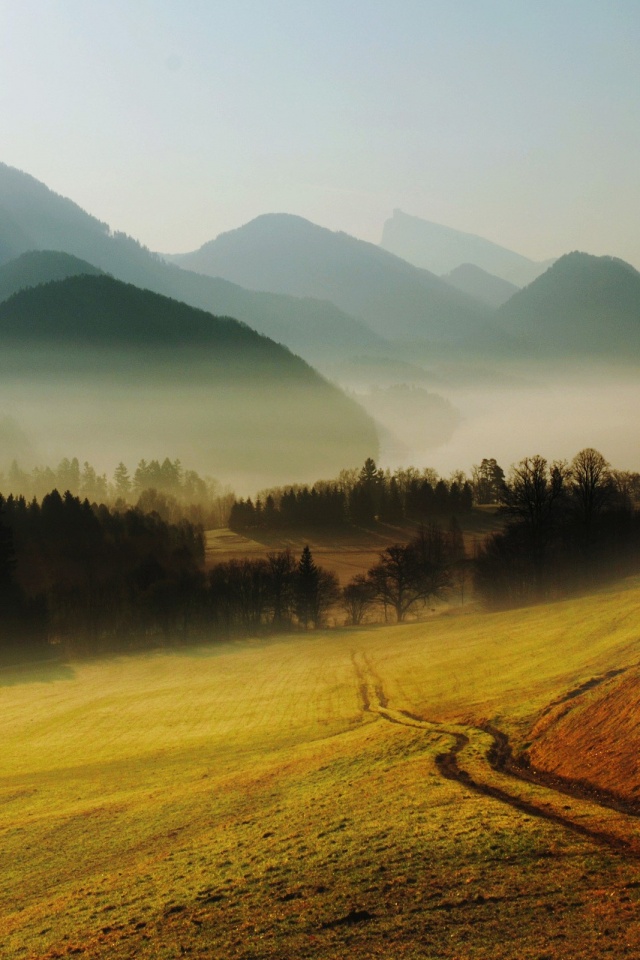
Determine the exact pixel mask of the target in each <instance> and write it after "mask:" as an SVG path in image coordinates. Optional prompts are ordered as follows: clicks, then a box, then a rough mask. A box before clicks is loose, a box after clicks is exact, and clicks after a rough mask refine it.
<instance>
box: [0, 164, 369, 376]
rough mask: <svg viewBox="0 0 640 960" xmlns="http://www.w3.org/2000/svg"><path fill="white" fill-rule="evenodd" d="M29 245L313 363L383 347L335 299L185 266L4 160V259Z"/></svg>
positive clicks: (0, 232)
mask: <svg viewBox="0 0 640 960" xmlns="http://www.w3.org/2000/svg"><path fill="white" fill-rule="evenodd" d="M29 250H60V251H63V252H65V253H68V254H71V255H72V256H74V257H80V258H82V259H83V260H85V261H89V262H90V263H91V264H93V265H94V266H95V267H97V268H99V269H100V270H103V271H105V272H107V273H110V274H112V275H113V276H114V277H116V278H117V279H119V280H123V281H125V282H126V283H133V284H135V285H136V286H139V287H144V288H146V289H148V290H153V291H155V292H156V293H161V294H163V295H165V296H168V297H172V298H173V299H176V300H182V301H184V302H185V303H188V304H190V305H191V306H193V307H198V308H200V309H203V310H209V311H212V312H213V313H216V314H218V315H224V316H232V317H236V318H237V319H239V320H243V321H244V322H245V323H248V324H249V326H251V327H253V328H254V330H257V331H258V332H259V333H264V334H265V335H266V336H269V337H271V338H272V339H275V340H277V341H279V342H282V343H284V344H286V345H287V346H288V347H290V348H291V349H292V350H294V351H296V352H297V353H300V354H301V355H302V356H304V357H305V359H307V360H309V361H310V362H312V363H315V362H322V361H325V360H327V359H329V360H334V359H336V358H342V357H343V356H344V353H345V351H354V350H355V351H356V352H362V351H364V352H368V351H371V350H383V349H384V344H383V343H382V341H381V340H380V338H379V337H377V336H376V335H375V334H374V333H373V332H372V331H371V330H370V329H368V327H367V326H366V325H365V324H364V323H362V322H361V321H358V320H356V319H355V318H353V317H350V316H347V315H346V314H345V313H344V312H343V311H341V310H339V309H338V308H337V307H335V306H333V305H332V304H328V303H326V302H324V303H323V302H320V301H319V300H313V299H303V298H300V297H291V296H277V295H274V294H271V295H268V294H265V293H256V292H252V291H249V290H244V289H242V288H241V287H239V286H237V285H236V284H233V283H229V282H228V281H225V280H221V279H213V278H211V277H205V276H203V275H201V274H196V273H190V272H189V271H188V270H182V269H180V268H179V267H177V266H175V265H174V264H169V263H167V262H165V260H163V259H162V258H160V257H159V256H157V255H156V254H153V253H151V252H150V251H149V250H147V249H146V248H145V247H143V246H142V245H141V244H139V243H138V242H137V241H136V240H133V239H132V238H131V237H128V236H126V234H124V233H117V232H116V233H113V232H112V231H110V229H109V227H108V225H107V224H106V223H102V222H101V221H100V220H97V219H96V218H95V217H92V216H90V215H89V214H88V213H85V211H84V210H82V209H81V208H80V207H79V206H77V205H76V204H75V203H73V202H72V201H71V200H68V199H66V198H64V197H61V196H59V195H58V194H56V193H54V192H53V191H52V190H49V188H48V187H46V186H45V185H44V184H43V183H40V182H39V181H38V180H36V179H35V178H34V177H31V176H30V175H29V174H26V173H23V172H22V171H20V170H16V169H15V168H13V167H9V166H7V165H6V164H0V263H3V262H6V261H8V260H12V259H15V258H17V257H18V256H19V255H20V254H22V253H25V252H26V251H29ZM43 279H48V278H47V277H46V276H45V277H43ZM37 282H42V280H38V281H37Z"/></svg>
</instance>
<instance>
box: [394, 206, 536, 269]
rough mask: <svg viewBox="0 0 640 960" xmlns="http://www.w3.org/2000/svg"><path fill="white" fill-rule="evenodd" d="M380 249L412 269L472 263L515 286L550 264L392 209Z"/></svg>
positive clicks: (441, 267) (472, 235)
mask: <svg viewBox="0 0 640 960" xmlns="http://www.w3.org/2000/svg"><path fill="white" fill-rule="evenodd" d="M380 246H381V247H382V248H383V249H384V250H388V251H389V252H390V253H395V254H396V256H398V257H403V258H404V259H405V260H408V261H409V263H413V264H414V265H415V266H416V267H423V268H424V269H426V270H431V271H432V272H433V273H437V274H443V273H449V272H450V271H451V270H454V269H455V268H456V267H459V266H460V264H462V263H472V264H474V265H475V266H476V267H481V268H482V269H483V270H486V271H487V272H488V273H492V274H495V276H497V277H500V278H501V279H502V280H508V281H509V283H513V284H515V285H516V286H518V287H523V286H525V284H527V283H531V281H532V280H535V278H536V277H538V276H540V274H541V273H543V272H544V270H546V269H547V267H548V266H550V264H551V263H553V261H552V260H547V261H545V262H543V263H538V262H536V261H534V260H529V258H528V257H523V256H522V255H521V254H519V253H514V251H513V250H508V249H507V248H506V247H501V246H500V245H499V244H497V243H492V242H491V241H490V240H485V239H484V238H483V237H477V236H475V235H474V234H472V233H462V232H461V231H460V230H453V229H452V228H451V227H445V226H442V225H441V224H439V223H432V222H431V221H430V220H422V219H421V218H420V217H412V216H410V215H409V214H407V213H403V212H402V210H394V211H393V216H392V217H391V218H390V219H389V220H387V221H386V222H385V224H384V227H383V230H382V240H381V243H380Z"/></svg>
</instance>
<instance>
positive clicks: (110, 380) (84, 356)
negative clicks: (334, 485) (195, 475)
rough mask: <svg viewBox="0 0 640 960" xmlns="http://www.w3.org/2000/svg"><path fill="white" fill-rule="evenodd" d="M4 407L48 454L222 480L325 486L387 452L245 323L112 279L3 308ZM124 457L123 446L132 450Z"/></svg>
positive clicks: (349, 406)
mask: <svg viewBox="0 0 640 960" xmlns="http://www.w3.org/2000/svg"><path fill="white" fill-rule="evenodd" d="M0 370H1V371H2V374H3V377H2V388H1V389H0V397H2V399H3V401H4V402H5V404H12V405H14V406H15V408H16V409H19V410H21V414H22V418H23V420H22V421H21V424H20V425H21V426H22V427H23V428H24V429H25V430H26V432H27V434H29V435H33V436H34V437H36V438H38V440H39V445H40V448H42V447H43V445H46V450H47V451H50V453H49V456H48V459H50V458H51V457H52V456H56V455H63V453H65V452H66V451H69V450H77V449H78V447H79V446H80V447H81V448H82V449H83V450H85V451H86V453H85V454H84V455H85V456H89V458H90V459H93V460H96V461H97V462H98V463H100V462H103V461H104V459H105V456H107V454H108V453H112V454H113V455H115V457H116V460H115V462H117V461H118V459H121V458H125V455H126V454H127V453H128V454H129V455H130V456H131V457H133V458H135V459H139V458H140V457H142V456H147V457H148V456H154V457H158V456H166V455H169V456H179V457H181V458H183V459H184V460H185V461H188V462H189V463H193V464H194V465H195V466H196V467H197V468H199V469H206V470H209V471H214V472H215V473H216V475H217V476H220V477H223V478H237V477H239V476H240V475H243V476H245V477H252V478H254V477H255V478H258V477H260V478H269V477H274V478H276V477H277V478H279V481H281V482H284V481H285V480H291V479H292V476H294V477H295V476H297V477H300V478H307V479H312V480H313V479H317V477H318V476H322V475H326V473H327V471H328V470H334V471H335V470H339V469H341V468H342V467H343V466H344V465H345V463H349V464H352V465H357V464H358V463H359V462H361V461H362V460H363V459H364V458H365V457H366V456H368V455H370V451H371V450H377V438H376V434H375V430H374V427H373V425H372V423H371V421H370V420H369V419H368V417H367V416H366V415H365V414H364V413H363V411H362V410H361V409H360V408H359V407H358V406H357V404H355V403H354V402H353V401H351V400H349V399H348V398H347V397H346V396H345V395H344V394H342V393H341V391H339V390H338V389H337V388H336V387H333V386H332V385H331V384H329V383H328V382H327V381H326V380H324V379H323V378H322V377H321V376H320V375H319V374H317V373H316V372H315V371H314V370H313V369H312V368H311V367H309V366H308V365H307V364H306V363H305V362H304V361H302V360H300V359H299V358H298V357H296V356H295V355H294V354H292V353H290V352H289V351H288V350H286V349H285V348H283V347H281V346H280V345H278V344H276V343H274V342H273V341H271V340H269V339H267V338H266V337H263V336H261V335H259V334H257V333H256V332H255V331H253V330H251V329H250V328H249V327H247V326H246V325H244V324H241V323H238V322H237V321H236V320H233V319H229V318H220V317H214V316H212V315H211V314H208V313H205V312H204V311H200V310H195V309H193V308H192V307H189V306H187V305H185V304H183V303H179V302H176V301H174V300H170V299H169V298H166V297H162V296H159V295H158V294H154V293H152V292H150V291H148V290H140V289H139V288H137V287H134V286H131V285H128V284H123V283H121V282H119V281H117V280H114V279H113V278H111V277H107V276H95V277H94V276H78V277H72V278H69V279H66V280H62V281H57V282H52V283H49V284H44V285H41V286H38V287H34V288H32V289H28V290H24V291H22V292H20V293H17V294H15V295H14V296H12V297H10V298H9V299H8V300H5V301H4V303H2V304H0ZM125 448H126V449H125Z"/></svg>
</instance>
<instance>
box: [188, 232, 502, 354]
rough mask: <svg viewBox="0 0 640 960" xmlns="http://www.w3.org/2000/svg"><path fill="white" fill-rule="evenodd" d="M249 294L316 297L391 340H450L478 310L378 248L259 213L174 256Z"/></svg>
mask: <svg viewBox="0 0 640 960" xmlns="http://www.w3.org/2000/svg"><path fill="white" fill-rule="evenodd" d="M175 259H176V260H177V261H178V262H179V263H180V265H181V266H184V267H187V268H188V269H190V270H197V271H199V272H201V273H206V274H208V275H209V276H218V277H224V278H225V279H227V280H230V281H233V282H234V283H239V284H242V285H243V286H245V287H250V288H251V289H253V290H269V291H271V292H274V293H286V294H293V295H295V296H306V297H309V296H311V297H321V298H324V299H326V300H330V301H331V302H332V303H335V304H336V305H337V306H338V307H339V308H340V309H341V310H344V311H346V312H347V313H349V314H352V315H353V316H356V317H358V318H359V319H360V320H363V321H364V322H365V323H367V324H368V326H369V327H371V329H372V330H374V331H375V332H376V333H377V334H379V335H381V336H383V337H388V338H392V339H396V340H415V339H421V340H446V341H450V340H454V341H455V340H456V339H459V338H461V337H464V336H465V335H467V334H468V333H469V332H470V331H475V330H476V329H477V328H478V326H479V325H481V324H482V322H483V321H484V320H485V319H486V314H487V311H486V309H485V308H484V305H483V304H481V303H479V302H478V301H476V300H474V299H472V298H471V297H469V296H467V295H466V294H464V293H461V292H460V291H458V290H455V289H453V288H452V287H450V286H449V285H448V284H446V283H445V282H444V281H443V280H441V279H440V278H439V277H436V276H434V275H433V274H432V273H429V272H428V271H426V270H420V269H418V268H416V267H414V266H412V265H411V264H409V263H407V262H405V261H404V260H401V259H400V258H399V257H396V256H394V255H393V254H390V253H387V252H386V251H385V250H382V249H381V248H380V247H378V246H376V245H375V244H372V243H366V242H365V241H364V240H358V239H356V238H355V237H352V236H349V234H346V233H342V232H334V231H331V230H327V229H325V228H324V227H320V226H318V225H317V224H314V223H311V222H310V221H309V220H305V219H304V218H303V217H297V216H292V215H291V214H264V215H263V216H260V217H256V218H255V219H254V220H252V221H251V222H250V223H247V224H245V225H244V226H242V227H239V228H238V229H237V230H231V231H229V232H228V233H223V234H221V235H220V236H219V237H217V238H216V239H215V240H212V241H210V242H209V243H206V244H205V245H204V246H203V247H201V248H200V249H199V250H197V251H195V252H193V253H190V254H184V255H181V256H180V257H176V258H175Z"/></svg>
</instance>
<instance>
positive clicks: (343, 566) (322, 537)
mask: <svg viewBox="0 0 640 960" xmlns="http://www.w3.org/2000/svg"><path fill="white" fill-rule="evenodd" d="M462 522H463V533H464V540H465V544H466V548H467V553H468V554H469V555H470V556H473V554H474V551H475V545H476V544H477V543H479V542H480V541H482V540H483V539H484V538H485V537H486V536H487V534H489V533H491V532H493V531H494V530H497V529H500V526H501V520H500V518H498V517H497V516H496V511H495V508H494V507H492V506H487V507H480V508H479V509H476V510H475V511H474V512H473V513H472V514H471V515H469V516H467V517H463V518H462ZM443 523H444V527H445V529H446V521H444V522H442V521H441V525H443ZM419 529H420V524H419V523H414V522H412V521H405V522H403V523H402V524H399V525H394V524H390V523H377V524H375V525H374V526H372V527H369V528H364V527H347V528H345V529H344V530H331V529H328V530H326V529H325V530H323V529H317V528H316V529H309V530H306V531H300V530H295V529H294V530H289V531H287V530H283V531H280V532H277V533H275V532H268V531H261V532H260V534H258V533H257V532H255V531H254V534H253V535H254V536H256V537H258V536H259V537H260V538H259V539H255V540H254V539H252V538H251V537H249V536H244V535H243V534H241V533H236V532H234V531H233V530H229V529H228V528H227V527H218V528H216V529H214V530H208V531H207V534H206V561H207V565H208V566H212V565H213V564H216V563H223V562H225V561H227V560H256V559H259V558H261V557H265V556H266V555H267V554H268V553H270V552H272V551H273V552H277V551H279V550H285V549H287V548H289V549H290V550H291V552H292V553H293V555H294V556H295V557H299V555H300V553H301V552H302V548H303V547H304V546H305V544H308V545H309V547H310V549H311V552H312V554H313V558H314V560H315V561H316V563H318V564H320V565H321V566H323V567H326V568H327V569H328V570H333V571H334V572H335V573H336V574H337V576H338V579H339V580H340V583H341V584H343V585H344V584H346V583H348V582H349V580H351V579H352V577H354V576H355V575H356V574H357V573H366V572H367V570H369V568H370V567H372V566H374V565H375V564H376V563H377V562H378V559H379V556H380V553H381V552H382V551H383V550H384V549H385V548H386V547H388V546H389V544H391V543H407V542H408V541H409V540H411V538H412V537H415V536H416V534H417V533H418V531H419Z"/></svg>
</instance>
